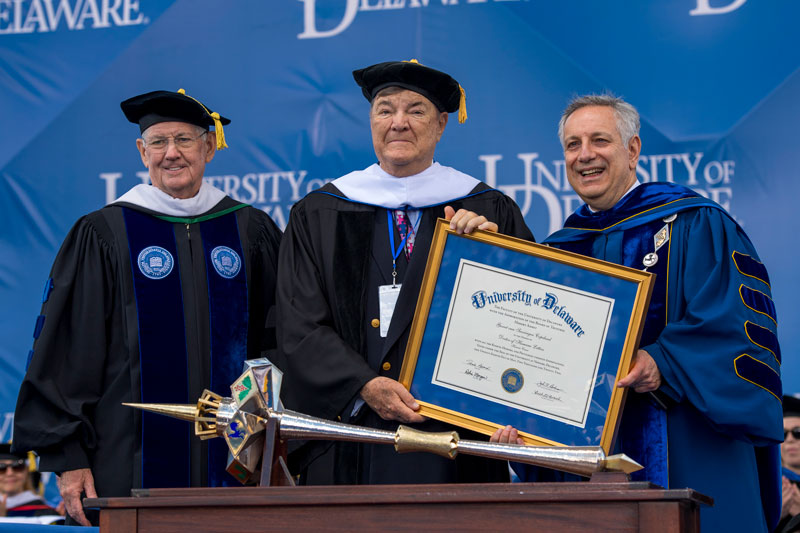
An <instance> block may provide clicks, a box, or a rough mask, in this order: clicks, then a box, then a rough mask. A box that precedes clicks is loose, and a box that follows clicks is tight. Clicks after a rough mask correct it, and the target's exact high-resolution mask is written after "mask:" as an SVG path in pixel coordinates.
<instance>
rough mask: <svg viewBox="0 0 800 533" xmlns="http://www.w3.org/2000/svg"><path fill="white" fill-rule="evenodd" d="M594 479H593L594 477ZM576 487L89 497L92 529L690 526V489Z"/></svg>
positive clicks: (611, 482)
mask: <svg viewBox="0 0 800 533" xmlns="http://www.w3.org/2000/svg"><path fill="white" fill-rule="evenodd" d="M595 477H600V476H597V475H596V476H595ZM618 480H619V478H613V477H610V478H605V480H604V481H599V480H596V479H594V478H593V480H592V481H590V482H586V483H481V484H463V485H358V486H356V485H348V486H324V487H232V488H205V489H204V488H197V489H150V490H139V491H134V496H133V497H130V498H91V499H86V500H85V501H84V502H85V506H86V507H92V508H99V509H100V533H111V532H113V533H137V532H140V533H162V532H165V531H169V532H175V533H181V532H186V533H204V532H209V533H210V532H214V533H216V532H220V531H230V532H232V533H249V532H265V531H405V532H417V531H481V532H484V533H485V532H490V531H497V530H500V529H507V530H511V531H534V530H535V531H553V532H556V531H557V532H577V531H585V532H592V533H600V532H611V531H613V532H620V531H630V532H635V531H641V532H647V533H654V532H686V533H696V532H699V531H700V506H701V505H711V504H712V503H713V501H712V499H711V498H709V497H707V496H705V495H703V494H700V493H698V492H696V491H694V490H692V489H680V490H665V489H662V488H660V487H657V486H655V485H652V484H650V483H635V482H626V481H624V476H623V477H622V481H621V482H618Z"/></svg>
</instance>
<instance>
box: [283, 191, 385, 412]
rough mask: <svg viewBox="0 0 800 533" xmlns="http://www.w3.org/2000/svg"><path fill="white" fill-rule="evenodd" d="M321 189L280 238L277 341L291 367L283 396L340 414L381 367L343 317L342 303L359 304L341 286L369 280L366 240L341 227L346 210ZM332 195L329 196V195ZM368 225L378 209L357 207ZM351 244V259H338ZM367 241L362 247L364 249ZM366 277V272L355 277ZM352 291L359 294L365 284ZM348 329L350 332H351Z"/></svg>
mask: <svg viewBox="0 0 800 533" xmlns="http://www.w3.org/2000/svg"><path fill="white" fill-rule="evenodd" d="M318 196H319V195H311V197H307V198H306V199H305V200H301V201H300V202H299V203H298V204H296V205H295V206H294V208H293V209H292V212H291V215H290V220H289V224H288V225H287V227H286V232H285V233H284V236H283V241H282V242H281V249H280V256H279V262H278V265H279V266H278V298H277V300H278V301H277V311H278V346H279V352H280V353H281V358H282V360H280V361H279V362H278V366H279V367H283V369H284V370H285V372H286V376H285V379H284V387H283V390H282V396H283V399H284V402H286V405H287V407H289V408H290V409H296V410H298V411H301V412H303V413H306V414H309V415H312V416H319V417H323V418H328V419H334V418H336V417H337V416H338V415H340V414H341V413H342V411H343V409H344V408H345V407H346V405H347V404H348V403H349V402H350V401H351V400H352V399H353V398H354V397H355V395H356V394H357V393H358V392H359V391H360V390H361V387H363V386H364V384H365V383H366V382H367V381H369V380H370V379H372V378H374V377H376V376H377V374H376V373H375V372H374V371H373V370H372V369H371V368H369V365H368V364H367V362H366V361H365V360H364V357H363V356H362V355H361V354H360V353H359V352H358V351H357V350H358V346H357V343H358V341H357V340H355V339H356V338H357V333H355V334H353V335H352V337H353V338H351V339H349V342H348V340H345V338H343V333H342V332H343V330H346V329H347V327H346V326H345V325H344V324H342V321H341V320H337V318H338V317H339V316H341V314H342V309H343V308H345V307H346V308H355V307H357V305H353V304H352V301H351V302H341V308H337V302H336V300H335V295H336V293H337V287H335V286H334V285H336V284H340V287H338V289H340V290H341V289H342V287H344V286H348V285H350V284H352V286H353V287H359V286H361V285H362V284H363V278H362V277H361V276H362V275H363V268H362V265H361V261H360V259H357V258H360V257H361V256H364V259H363V260H364V261H366V258H367V256H368V255H369V254H368V253H366V254H365V253H364V248H365V247H367V246H368V245H367V244H366V242H360V243H359V242H351V243H348V242H346V241H347V240H348V239H352V240H354V241H358V239H357V238H355V236H354V235H351V234H350V235H348V234H346V233H347V232H343V231H341V227H340V225H339V224H338V222H339V221H340V213H338V212H337V211H336V210H335V209H324V208H319V206H316V207H314V208H309V203H311V204H312V205H316V204H317V203H318V202H316V200H317V198H318ZM324 201H325V199H323V202H324ZM342 203H345V202H342ZM354 216H355V217H357V218H359V219H360V220H362V222H363V225H364V226H363V227H365V228H366V227H368V229H369V230H370V231H371V229H372V225H373V219H374V211H373V210H371V209H370V210H368V211H365V212H363V213H354ZM351 245H352V247H353V248H352V252H351V254H350V255H352V257H353V258H354V259H353V260H352V261H345V262H342V263H339V264H338V267H337V262H336V260H335V259H334V258H335V257H337V253H336V251H335V250H334V248H336V249H345V254H347V251H346V250H347V248H349V247H350V246H351ZM359 248H360V249H359ZM356 278H359V279H356ZM342 292H344V293H347V297H348V298H349V299H351V300H352V299H355V300H357V301H360V299H361V298H362V294H361V291H360V290H356V291H354V292H350V291H342ZM344 336H346V335H344Z"/></svg>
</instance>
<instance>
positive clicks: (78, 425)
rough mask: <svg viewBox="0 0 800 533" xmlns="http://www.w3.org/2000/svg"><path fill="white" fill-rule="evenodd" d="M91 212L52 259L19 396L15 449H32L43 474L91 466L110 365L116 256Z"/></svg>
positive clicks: (115, 325) (115, 323)
mask: <svg viewBox="0 0 800 533" xmlns="http://www.w3.org/2000/svg"><path fill="white" fill-rule="evenodd" d="M93 215H95V214H92V215H88V216H86V217H83V218H82V219H81V220H79V221H78V222H77V223H76V225H75V226H74V227H73V228H72V230H71V231H70V233H69V235H68V236H67V238H66V239H65V241H64V243H63V244H62V247H61V250H60V251H59V253H58V256H57V257H56V260H55V262H54V264H53V268H52V270H51V273H50V277H51V280H52V285H50V282H48V286H52V290H46V291H45V294H47V293H48V292H49V295H48V297H47V298H45V299H44V303H43V305H42V313H41V316H40V317H39V319H38V321H37V322H41V321H43V323H42V324H41V328H39V327H38V326H37V328H36V329H37V330H40V331H38V333H39V334H38V338H37V339H36V340H35V341H34V349H33V356H32V359H31V361H30V366H29V368H28V370H27V373H26V375H25V378H24V380H23V382H22V385H21V387H20V393H19V397H18V400H17V408H16V414H15V417H14V448H15V449H17V450H21V451H26V450H34V451H36V453H37V454H38V455H39V457H40V458H41V459H40V469H41V470H43V471H56V472H61V471H66V470H74V469H78V468H89V467H91V459H90V455H91V452H92V449H93V448H94V447H95V445H96V443H97V433H96V431H95V427H94V426H93V422H92V420H93V413H94V411H95V409H96V407H97V404H98V402H100V401H101V398H102V396H103V394H104V389H105V388H106V387H107V384H106V383H104V380H105V376H107V372H106V369H107V367H108V366H112V367H113V366H114V364H115V363H114V362H109V361H108V360H107V354H108V353H110V347H111V346H112V345H113V344H115V343H119V342H120V339H119V337H118V336H117V334H118V332H119V331H121V330H122V324H121V322H120V321H121V317H119V316H114V312H113V309H114V307H115V306H114V300H115V299H116V298H117V297H118V295H117V293H116V291H115V289H114V283H113V278H114V276H115V272H116V271H117V264H116V259H115V253H114V251H113V250H112V249H111V246H110V245H109V243H108V241H106V240H105V239H103V238H102V237H101V236H100V233H99V232H98V229H97V225H98V224H101V225H102V224H103V222H102V218H101V217H100V216H93ZM106 228H107V226H106ZM117 364H119V362H117ZM124 373H125V372H124V371H123V374H124ZM112 389H113V388H112ZM120 422H122V421H120Z"/></svg>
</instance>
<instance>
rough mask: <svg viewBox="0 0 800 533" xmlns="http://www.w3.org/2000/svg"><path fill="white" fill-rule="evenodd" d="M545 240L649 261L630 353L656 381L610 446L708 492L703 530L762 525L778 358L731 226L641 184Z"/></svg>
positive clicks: (748, 261)
mask: <svg viewBox="0 0 800 533" xmlns="http://www.w3.org/2000/svg"><path fill="white" fill-rule="evenodd" d="M672 215H675V216H674V219H673V217H672ZM665 227H666V229H667V231H668V235H669V239H668V240H667V241H666V242H664V243H663V244H662V246H661V247H660V248H659V249H658V250H657V251H656V250H655V240H654V237H655V235H656V234H657V233H659V232H660V231H661V230H662V228H665ZM662 236H663V233H662ZM545 243H546V244H551V245H553V246H556V247H558V248H562V249H565V250H569V251H573V252H578V253H581V254H584V255H589V256H592V257H595V258H598V259H603V260H606V261H611V262H614V263H617V264H622V265H625V266H629V267H632V268H637V269H641V268H643V267H644V265H643V258H644V256H645V255H646V254H648V253H656V255H657V256H658V259H657V262H656V264H655V265H652V266H651V267H650V268H648V271H650V272H655V273H656V282H655V287H654V290H653V295H652V299H651V305H650V308H649V310H648V315H647V319H646V322H645V326H644V332H643V336H642V341H641V343H640V347H641V348H642V349H643V350H645V351H647V352H648V353H649V354H650V355H651V356H652V357H653V359H654V360H655V362H656V363H657V365H658V368H659V370H660V371H661V376H662V385H661V387H660V388H659V389H658V390H657V391H656V392H655V393H654V394H637V393H634V392H633V391H630V393H629V395H628V399H627V402H626V406H625V411H624V415H623V419H622V424H621V428H620V434H619V439H618V444H617V447H618V448H619V449H621V451H623V452H625V453H627V454H628V455H631V456H633V457H634V458H635V459H637V460H639V461H640V462H643V464H644V465H645V466H646V470H645V476H646V477H647V479H649V480H651V481H655V482H657V483H659V484H662V485H668V486H669V487H670V488H681V487H690V488H693V489H695V490H698V491H700V492H702V493H705V494H708V495H709V496H712V497H713V498H714V501H715V503H714V507H713V508H708V509H703V511H702V512H701V524H702V530H703V531H767V530H769V529H771V528H772V527H773V526H774V525H775V524H776V523H777V519H778V516H779V514H780V507H781V476H780V451H779V443H780V442H781V440H782V433H781V431H782V427H783V426H782V412H781V400H780V398H781V394H782V390H781V379H780V363H781V355H780V348H779V346H778V341H777V336H776V329H777V317H776V315H775V307H774V304H773V302H772V298H771V293H770V285H769V278H768V276H767V272H766V269H765V268H764V266H763V264H762V263H760V262H759V260H758V255H757V254H756V251H755V248H754V247H753V244H752V243H751V242H750V240H749V239H748V237H747V235H745V233H744V231H743V230H742V228H741V227H739V225H738V224H737V223H736V222H735V221H734V220H733V219H732V218H731V217H730V216H729V215H728V214H727V213H726V212H725V211H724V210H723V209H722V208H721V207H720V206H719V205H717V204H716V203H714V202H712V201H710V200H707V199H705V198H702V197H700V196H698V195H697V194H696V193H694V192H692V191H691V190H689V189H687V188H685V187H681V186H677V185H673V184H668V183H650V184H643V185H641V186H639V187H637V188H635V189H634V190H633V191H631V192H630V193H629V194H627V195H626V196H625V197H624V198H623V199H622V200H621V201H620V202H619V203H618V204H617V205H616V206H614V207H613V208H612V209H610V210H608V211H603V212H597V213H592V212H591V211H590V210H589V209H588V207H587V206H586V205H584V206H582V207H581V208H579V209H578V210H577V211H576V212H575V213H574V214H573V215H571V216H570V217H569V218H568V219H567V221H566V222H565V224H564V229H562V230H560V231H557V232H556V233H554V234H553V235H551V236H550V237H549V238H548V239H547V240H546V241H545Z"/></svg>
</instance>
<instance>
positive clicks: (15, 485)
mask: <svg viewBox="0 0 800 533" xmlns="http://www.w3.org/2000/svg"><path fill="white" fill-rule="evenodd" d="M16 462H17V460H16V459H13V460H12V459H2V460H0V494H6V495H8V496H14V495H15V494H19V493H20V492H23V491H24V490H25V481H27V479H28V469H27V465H25V466H24V468H9V467H8V466H7V465H9V464H12V463H16Z"/></svg>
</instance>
